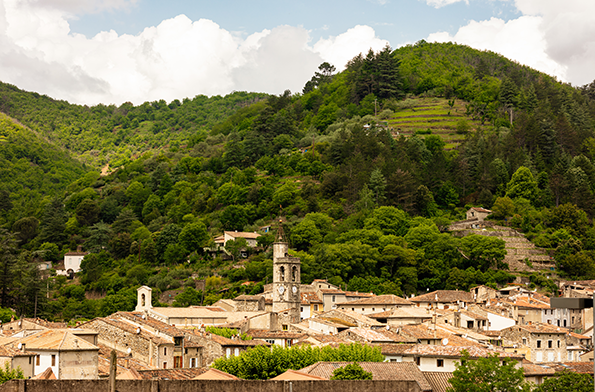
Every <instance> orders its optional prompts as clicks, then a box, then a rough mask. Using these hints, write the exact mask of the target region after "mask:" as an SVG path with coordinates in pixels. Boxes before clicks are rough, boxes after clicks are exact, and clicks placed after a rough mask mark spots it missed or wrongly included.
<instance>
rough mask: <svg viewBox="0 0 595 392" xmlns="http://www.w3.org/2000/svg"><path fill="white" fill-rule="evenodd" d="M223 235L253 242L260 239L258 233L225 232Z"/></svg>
mask: <svg viewBox="0 0 595 392" xmlns="http://www.w3.org/2000/svg"><path fill="white" fill-rule="evenodd" d="M224 233H225V234H227V235H229V236H231V237H234V238H246V239H252V240H255V239H257V238H258V237H260V234H258V233H250V232H243V231H226V232H224Z"/></svg>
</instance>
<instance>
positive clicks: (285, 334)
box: [246, 329, 304, 339]
mask: <svg viewBox="0 0 595 392" xmlns="http://www.w3.org/2000/svg"><path fill="white" fill-rule="evenodd" d="M246 335H249V336H252V337H253V338H257V339H299V338H301V337H302V336H304V334H303V333H299V332H291V331H269V330H268V329H249V330H248V331H246Z"/></svg>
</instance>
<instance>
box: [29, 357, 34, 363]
mask: <svg viewBox="0 0 595 392" xmlns="http://www.w3.org/2000/svg"><path fill="white" fill-rule="evenodd" d="M31 362H33V358H31V357H29V365H31Z"/></svg>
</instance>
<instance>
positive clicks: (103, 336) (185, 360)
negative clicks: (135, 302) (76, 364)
mask: <svg viewBox="0 0 595 392" xmlns="http://www.w3.org/2000/svg"><path fill="white" fill-rule="evenodd" d="M83 326H84V327H85V328H90V329H93V330H95V331H97V332H98V333H99V336H98V341H99V343H100V344H103V345H105V346H107V347H110V348H112V349H115V350H118V351H122V352H127V353H128V354H129V355H130V356H131V358H133V359H136V360H139V361H141V362H143V363H145V364H147V365H148V366H149V367H152V368H162V369H171V368H187V367H201V366H204V360H203V347H202V346H201V345H200V344H198V343H196V342H193V341H192V340H189V339H186V338H185V336H184V332H183V331H181V330H179V329H178V328H175V327H172V326H170V325H168V324H165V323H163V322H161V321H159V320H156V319H154V318H152V317H150V316H147V315H146V314H143V313H137V312H118V313H114V314H112V315H111V316H108V317H104V318H96V319H93V320H91V321H88V322H86V323H84V324H83Z"/></svg>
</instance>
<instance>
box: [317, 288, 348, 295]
mask: <svg viewBox="0 0 595 392" xmlns="http://www.w3.org/2000/svg"><path fill="white" fill-rule="evenodd" d="M320 292H321V293H322V294H335V295H337V294H342V295H345V292H344V291H343V290H339V289H320Z"/></svg>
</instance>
